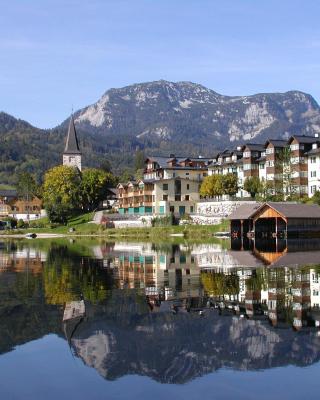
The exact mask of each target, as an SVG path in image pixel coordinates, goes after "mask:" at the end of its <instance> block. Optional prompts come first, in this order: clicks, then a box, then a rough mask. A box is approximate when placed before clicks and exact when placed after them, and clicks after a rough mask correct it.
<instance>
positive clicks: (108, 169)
mask: <svg viewBox="0 0 320 400" xmlns="http://www.w3.org/2000/svg"><path fill="white" fill-rule="evenodd" d="M99 169H102V171H105V172H111V171H112V167H111V163H110V162H109V161H108V160H103V161H102V162H101V163H100V167H99Z"/></svg>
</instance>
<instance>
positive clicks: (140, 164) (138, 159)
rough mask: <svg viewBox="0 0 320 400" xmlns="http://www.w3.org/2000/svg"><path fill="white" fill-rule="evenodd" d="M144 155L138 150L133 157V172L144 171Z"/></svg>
mask: <svg viewBox="0 0 320 400" xmlns="http://www.w3.org/2000/svg"><path fill="white" fill-rule="evenodd" d="M144 162H145V155H144V152H143V151H142V150H138V151H137V152H136V154H135V156H134V169H135V171H137V170H139V169H142V170H144Z"/></svg>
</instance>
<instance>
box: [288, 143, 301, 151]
mask: <svg viewBox="0 0 320 400" xmlns="http://www.w3.org/2000/svg"><path fill="white" fill-rule="evenodd" d="M290 150H291V151H294V150H299V145H298V144H291V145H290Z"/></svg>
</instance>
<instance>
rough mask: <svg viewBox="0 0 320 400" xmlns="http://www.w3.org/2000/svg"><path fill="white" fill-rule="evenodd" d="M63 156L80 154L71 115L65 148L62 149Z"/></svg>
mask: <svg viewBox="0 0 320 400" xmlns="http://www.w3.org/2000/svg"><path fill="white" fill-rule="evenodd" d="M64 154H81V151H80V149H79V143H78V138H77V132H76V128H75V126H74V120H73V114H71V117H70V122H69V129H68V135H67V141H66V147H65V149H64Z"/></svg>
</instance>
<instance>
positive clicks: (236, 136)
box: [0, 81, 320, 183]
mask: <svg viewBox="0 0 320 400" xmlns="http://www.w3.org/2000/svg"><path fill="white" fill-rule="evenodd" d="M75 120H76V126H77V130H78V134H79V137H80V146H81V150H82V152H83V162H84V165H85V166H88V167H90V166H95V167H96V166H99V165H101V163H102V162H103V161H104V160H106V159H107V160H108V161H109V162H110V164H112V168H113V171H114V172H115V173H117V174H120V173H122V172H123V171H124V170H126V169H128V168H131V167H132V166H133V156H134V154H135V151H136V150H137V149H143V150H144V152H145V154H150V155H152V154H153V155H154V154H160V155H161V154H162V155H168V154H170V153H176V154H179V155H193V156H196V155H200V154H201V155H203V156H209V157H210V156H212V154H213V152H214V151H215V150H222V149H224V148H226V147H235V146H236V145H237V144H239V143H243V142H246V141H254V142H260V143H263V142H264V141H265V140H266V139H268V138H287V137H289V136H290V135H291V134H306V135H314V134H315V133H318V132H319V131H320V108H319V106H318V104H317V103H316V101H315V100H314V99H313V98H312V97H311V96H310V95H308V94H305V93H302V92H298V91H292V92H287V93H269V94H257V95H254V96H240V97H239V96H238V97H230V96H222V95H220V94H218V93H216V92H214V91H213V90H210V89H207V88H205V87H204V86H201V85H198V84H195V83H191V82H178V83H173V82H167V81H156V82H150V83H140V84H136V85H131V86H127V87H124V88H121V89H110V90H108V91H107V92H106V93H105V94H104V95H103V96H102V97H101V99H99V100H98V101H97V102H96V103H95V104H93V105H91V106H89V107H86V108H84V109H82V110H79V111H77V112H76V113H75ZM67 128H68V121H64V122H63V123H62V124H61V125H59V126H58V127H57V128H55V129H52V130H48V131H45V130H40V129H36V128H34V127H33V126H31V125H30V124H28V123H27V122H25V121H21V120H18V119H16V118H14V117H12V116H10V115H8V114H5V113H0V150H1V155H0V182H1V183H10V182H11V183H12V182H14V180H15V174H17V173H19V172H22V171H29V172H32V173H35V174H36V175H37V176H38V177H39V179H40V178H41V177H42V175H43V172H44V171H45V170H46V169H48V168H49V167H51V166H53V165H56V164H57V163H59V162H61V153H62V151H63V147H64V141H65V135H66V132H67Z"/></svg>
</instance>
